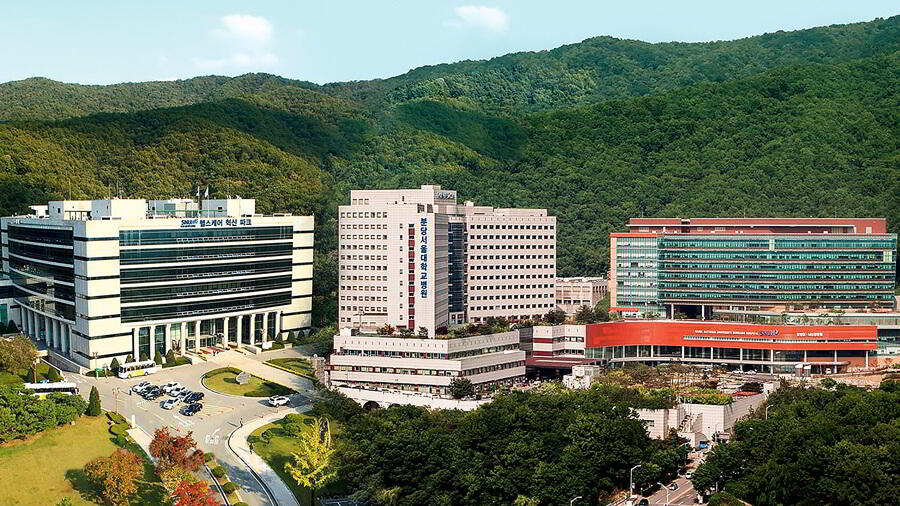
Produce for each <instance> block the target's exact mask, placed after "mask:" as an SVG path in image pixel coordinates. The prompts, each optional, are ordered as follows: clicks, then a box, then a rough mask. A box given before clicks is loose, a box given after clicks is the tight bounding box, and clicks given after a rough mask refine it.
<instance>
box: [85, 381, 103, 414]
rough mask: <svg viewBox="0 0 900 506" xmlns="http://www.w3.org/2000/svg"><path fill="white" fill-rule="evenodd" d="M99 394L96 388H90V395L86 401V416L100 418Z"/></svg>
mask: <svg viewBox="0 0 900 506" xmlns="http://www.w3.org/2000/svg"><path fill="white" fill-rule="evenodd" d="M101 412H102V410H101V409H100V392H98V391H97V387H91V395H90V398H89V400H88V407H87V414H88V416H100V413H101Z"/></svg>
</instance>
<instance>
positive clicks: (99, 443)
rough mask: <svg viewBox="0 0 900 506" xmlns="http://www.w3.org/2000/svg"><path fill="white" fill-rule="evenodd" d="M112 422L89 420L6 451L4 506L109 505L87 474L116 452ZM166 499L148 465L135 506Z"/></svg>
mask: <svg viewBox="0 0 900 506" xmlns="http://www.w3.org/2000/svg"><path fill="white" fill-rule="evenodd" d="M106 421H107V419H106V417H105V416H98V417H89V416H83V417H81V418H79V419H78V420H77V421H76V422H75V424H74V425H65V426H62V427H57V428H55V429H51V430H49V431H46V432H44V433H42V434H39V435H38V436H35V437H34V438H32V439H30V440H28V441H20V442H15V443H11V444H8V445H4V446H0V470H2V472H0V504H3V505H4V506H16V505H21V506H26V505H27V506H31V505H37V504H40V505H48V506H52V505H54V504H56V503H57V502H59V501H60V500H62V499H63V498H64V497H68V498H69V499H71V501H72V503H73V504H75V505H93V504H103V501H102V499H100V497H99V496H98V495H97V492H98V491H97V489H96V488H95V487H94V486H93V485H92V484H91V483H89V482H88V480H87V479H86V477H85V476H84V473H83V472H82V468H83V467H84V465H85V464H87V463H88V462H89V461H91V460H93V459H95V458H97V457H102V456H106V455H109V454H111V453H112V452H114V451H115V450H116V448H117V446H116V445H115V444H114V443H113V435H112V434H110V433H109V431H108V430H107V425H106ZM129 449H132V448H129ZM141 456H142V457H143V453H141ZM163 498H164V491H163V489H162V486H161V484H159V483H158V479H157V478H156V476H155V474H154V473H153V467H152V466H150V465H149V464H146V465H145V467H144V479H143V480H140V481H139V483H138V494H137V496H136V498H135V500H134V501H132V503H131V504H132V505H147V506H149V505H157V504H164V502H163Z"/></svg>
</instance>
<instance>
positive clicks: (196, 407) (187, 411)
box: [181, 402, 203, 416]
mask: <svg viewBox="0 0 900 506" xmlns="http://www.w3.org/2000/svg"><path fill="white" fill-rule="evenodd" d="M201 409H203V404H200V403H199V402H195V403H193V404H188V405H187V406H185V408H184V409H183V410H181V413H182V414H183V415H184V416H194V415H195V414H197V413H199V412H200V410H201Z"/></svg>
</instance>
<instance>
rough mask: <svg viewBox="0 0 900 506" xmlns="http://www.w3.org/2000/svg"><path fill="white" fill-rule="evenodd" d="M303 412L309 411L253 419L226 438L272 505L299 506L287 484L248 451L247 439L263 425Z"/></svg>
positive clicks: (284, 410)
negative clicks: (258, 480)
mask: <svg viewBox="0 0 900 506" xmlns="http://www.w3.org/2000/svg"><path fill="white" fill-rule="evenodd" d="M304 411H309V407H308V406H306V407H304V408H301V409H282V410H279V411H277V412H275V413H270V414H268V415H265V416H262V417H260V418H254V419H253V420H251V421H248V422H247V423H246V424H244V426H243V427H238V428H237V429H235V430H234V431H233V432H232V433H231V436H229V437H228V447H229V448H230V449H231V451H232V452H234V454H235V455H237V456H238V458H239V459H241V461H243V462H244V464H246V465H247V466H248V467H249V468H250V469H251V470H252V471H253V473H254V474H256V476H257V477H259V479H260V480H261V481H262V482H263V484H264V485H265V488H266V490H267V492H268V493H269V496H270V498H271V499H272V500H273V502H274V504H277V505H279V506H300V504H299V503H298V502H297V499H296V498H295V497H294V494H292V493H291V489H289V488H288V486H287V484H285V483H284V482H283V481H281V478H279V477H278V475H277V474H276V473H275V471H274V470H273V469H272V468H271V467H269V464H267V463H266V461H265V460H263V459H262V457H260V456H259V455H257V454H255V453H253V452H252V451H251V450H250V446H249V445H248V444H247V437H249V436H250V434H251V433H252V432H253V431H254V430H256V429H258V428H260V427H262V426H263V425H266V424H268V423H272V422H275V421H276V420H280V419H282V418H284V417H285V416H286V415H288V414H290V413H302V412H304Z"/></svg>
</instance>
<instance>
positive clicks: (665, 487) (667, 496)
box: [656, 482, 669, 506]
mask: <svg viewBox="0 0 900 506" xmlns="http://www.w3.org/2000/svg"><path fill="white" fill-rule="evenodd" d="M656 484H657V485H659V486H660V487H662V488H664V489H666V506H669V487H667V486H665V485H663V484H662V483H660V482H656Z"/></svg>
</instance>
